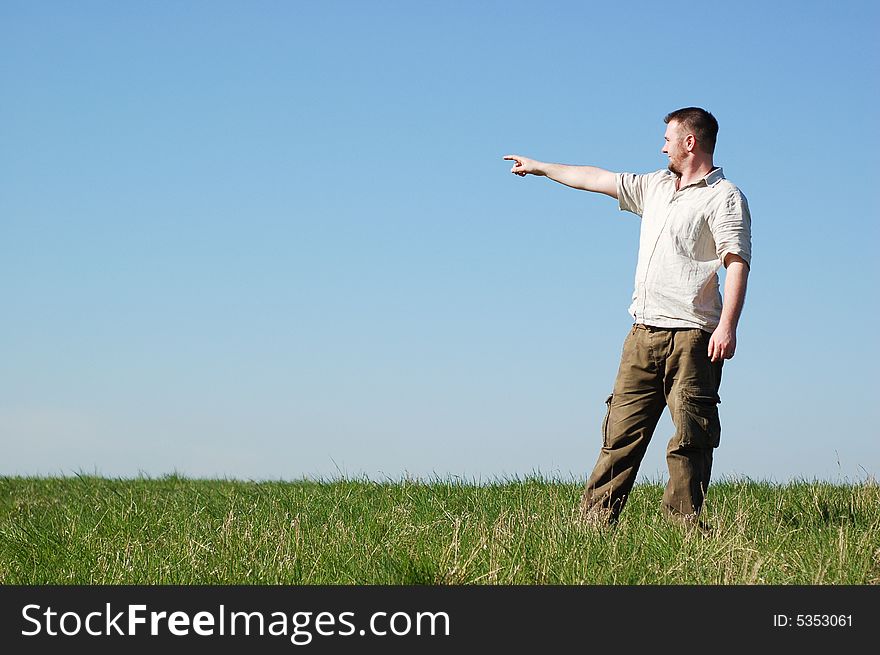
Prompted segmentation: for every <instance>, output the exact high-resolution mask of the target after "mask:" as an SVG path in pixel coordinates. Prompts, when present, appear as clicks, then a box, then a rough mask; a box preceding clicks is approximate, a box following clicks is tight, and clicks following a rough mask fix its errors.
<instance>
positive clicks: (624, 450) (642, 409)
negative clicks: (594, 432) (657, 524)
mask: <svg viewBox="0 0 880 655" xmlns="http://www.w3.org/2000/svg"><path fill="white" fill-rule="evenodd" d="M709 337H710V334H709V333H708V332H704V331H702V330H699V329H679V328H673V329H667V328H655V327H650V326H645V325H634V326H633V328H632V330H631V331H630V333H629V335H628V336H627V338H626V341H625V342H624V345H623V355H622V356H621V359H620V369H619V371H618V373H617V380H616V381H615V383H614V392H613V393H612V394H611V395H610V396H609V397H608V400H607V401H606V403H607V405H608V408H607V413H606V415H605V419H604V421H603V422H602V437H603V442H602V450H601V451H600V453H599V460H598V461H597V462H596V467H595V468H594V469H593V472H592V474H591V475H590V478H589V480H588V481H587V486H586V489H585V490H584V495H583V499H582V502H581V509H582V511H583V513H584V515H585V516H586V517H588V518H591V519H594V520H596V519H598V520H600V521H601V522H614V521H616V520H617V518H618V516H619V515H620V512H621V510H622V509H623V506H624V504H625V503H626V500H627V497H628V495H629V493H630V491H631V490H632V487H633V483H634V482H635V480H636V474H637V473H638V470H639V465H640V464H641V462H642V458H643V457H644V455H645V451H646V450H647V448H648V442H649V441H650V440H651V436H652V435H653V433H654V429H655V428H656V427H657V422H658V421H659V420H660V416H661V414H662V413H663V409H664V407H666V406H668V407H669V411H670V413H671V415H672V421H673V423H674V424H675V428H676V431H675V434H674V435H673V436H672V439H671V440H670V441H669V445H668V446H667V448H666V462H667V465H668V467H669V483H668V484H667V485H666V490H665V492H664V494H663V510H664V512H665V513H666V514H667V516H669V517H670V518H673V519H677V518H681V519H695V518H696V516H697V514H698V513H699V511H700V508H701V507H702V505H703V498H704V496H705V493H706V487H707V486H708V485H709V476H710V474H711V471H712V453H713V449H714V448H716V447H717V446H718V442H719V439H720V437H721V422H720V420H719V418H718V403H720V402H721V400H720V399H719V397H718V388H719V386H720V385H721V367H722V363H723V361H722V360H718V361H717V362H712V361H711V360H710V359H709V355H708V349H709Z"/></svg>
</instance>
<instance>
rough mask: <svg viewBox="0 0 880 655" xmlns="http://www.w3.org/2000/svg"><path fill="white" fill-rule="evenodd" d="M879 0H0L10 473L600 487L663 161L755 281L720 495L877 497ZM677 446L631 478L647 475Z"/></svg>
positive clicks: (3, 378)
mask: <svg viewBox="0 0 880 655" xmlns="http://www.w3.org/2000/svg"><path fill="white" fill-rule="evenodd" d="M878 19H880V10H878V6H877V5H876V3H872V2H777V3H764V2H744V3H743V2H738V3H729V4H720V3H704V4H701V5H699V7H697V6H694V7H680V8H675V7H673V6H670V5H669V3H640V2H634V3H627V4H626V5H620V4H615V3H586V2H571V3H566V2H562V3H554V4H553V5H552V7H551V6H546V5H542V4H541V3H518V2H489V3H465V2H451V3H449V2H447V3H427V2H410V3H404V2H376V3H355V2H345V3H343V2H327V3H297V2H253V3H250V2H248V3H246V2H181V3H171V2H167V3H166V2H125V3H119V2H77V3H64V2H9V1H7V2H4V3H3V4H2V7H0V83H2V89H3V101H2V103H0V139H2V141H0V144H2V156H0V175H2V180H3V184H2V188H3V191H2V193H0V225H2V238H0V295H2V298H3V306H4V310H5V311H4V312H3V321H2V322H0V339H2V344H3V348H2V353H3V360H4V361H3V366H2V371H3V374H2V375H0V445H2V448H3V452H4V457H3V458H2V460H0V462H2V463H0V474H3V475H16V474H17V475H59V474H64V475H69V474H73V473H75V472H86V473H98V474H102V475H107V476H114V477H115V476H123V477H131V476H137V475H140V474H145V475H151V476H157V475H162V474H165V473H170V472H174V471H176V472H178V473H182V474H185V475H191V476H199V477H235V478H245V479H251V478H252V479H279V478H281V479H296V478H301V477H334V476H337V475H340V474H345V475H351V476H362V475H365V476H369V477H371V478H377V479H384V478H395V479H396V478H400V477H402V476H412V477H434V476H439V477H449V476H461V477H463V478H466V479H473V480H490V479H494V478H496V477H504V476H524V475H528V474H530V473H533V472H540V473H542V474H545V475H548V476H560V477H565V478H568V477H574V478H583V477H585V476H586V474H587V473H588V472H589V470H590V469H591V468H592V466H593V464H594V462H595V459H596V455H597V453H598V448H599V445H600V433H599V430H600V423H601V419H602V414H603V413H604V399H605V397H606V396H607V394H608V393H609V391H610V388H611V386H612V384H613V380H614V375H615V373H616V370H617V364H618V361H619V356H620V348H621V345H622V343H623V339H624V337H625V336H626V332H627V329H628V327H629V325H630V324H631V319H630V317H629V316H628V315H627V311H626V310H627V307H628V305H629V299H630V295H631V293H632V281H633V274H634V270H635V262H636V254H637V247H638V218H637V217H635V216H632V215H630V214H626V213H621V212H619V211H618V210H617V207H616V204H615V203H614V201H613V200H610V199H608V198H606V197H604V196H597V195H591V194H587V193H583V192H577V191H574V190H572V189H568V188H566V187H563V186H560V185H557V184H554V183H552V182H550V181H549V180H546V179H537V178H526V179H520V178H518V177H515V176H513V175H510V173H509V169H510V164H509V162H504V161H502V159H501V158H502V156H503V155H505V154H507V153H511V152H513V153H518V154H523V155H526V156H531V157H535V158H538V159H544V160H548V161H559V162H566V163H578V164H594V165H598V166H602V167H605V168H609V169H611V170H627V171H633V172H647V171H651V170H656V169H658V168H663V167H665V165H666V162H665V157H663V156H662V155H661V153H660V149H661V147H662V136H663V131H664V128H665V126H664V125H663V121H662V119H663V116H664V115H665V114H666V113H667V112H669V111H671V110H673V109H676V108H679V107H683V106H689V105H699V106H703V107H706V108H707V109H709V110H710V111H712V112H713V113H714V114H715V116H716V117H717V118H718V120H719V123H720V125H721V130H720V133H719V138H718V147H717V150H716V158H715V159H716V163H717V164H719V165H721V166H723V167H724V169H725V172H726V174H727V176H728V177H729V178H730V179H731V180H732V181H734V182H735V183H736V184H737V185H739V186H740V188H741V189H742V190H743V191H744V193H745V194H746V196H747V197H748V199H749V204H750V207H751V210H752V217H753V250H754V260H753V268H752V273H751V277H750V281H749V291H748V296H747V300H746V307H745V311H744V314H743V318H742V321H741V324H740V330H739V335H738V336H739V345H738V350H737V354H736V356H735V358H734V359H733V360H731V361H730V362H728V363H727V365H726V366H725V371H724V380H723V383H722V388H721V396H722V405H721V416H722V423H723V434H722V445H721V447H720V448H719V450H718V451H717V452H716V458H715V469H714V474H715V476H716V478H717V477H720V476H725V475H727V476H748V477H751V478H755V479H769V480H775V481H786V480H789V479H796V478H808V479H814V478H818V479H827V480H833V481H856V480H864V479H865V478H866V477H867V476H869V475H873V476H876V475H877V474H878V472H880V440H878V428H877V425H878V419H880V410H878V403H877V401H876V398H877V395H878V391H880V388H878V387H880V385H878V382H877V377H876V374H875V371H874V369H875V368H876V362H877V359H878V355H880V349H878V344H877V338H876V335H875V332H876V330H875V328H876V326H877V325H880V315H878V309H877V301H878V298H877V281H878V273H877V268H876V266H875V264H874V262H873V261H872V260H871V259H870V258H871V254H870V253H871V252H873V250H872V248H873V247H874V245H875V244H877V243H878V240H880V230H878V200H877V192H876V190H875V186H876V182H875V180H876V179H877V177H878V173H880V165H878V154H877V153H878V150H880V134H878V127H877V126H878V120H877V119H878V100H880V97H878V96H880V93H878V89H880V85H878V61H880V58H878V54H880V52H878V46H877V40H876V28H877V25H878ZM672 430H673V428H672V424H671V422H670V421H669V419H668V414H667V415H666V416H665V417H664V419H663V420H662V421H661V424H660V426H659V427H658V430H657V433H656V434H655V437H654V441H653V442H652V444H651V447H650V449H649V452H648V456H647V457H646V459H645V462H644V464H643V467H642V475H643V478H649V479H660V478H662V477H664V476H665V475H666V472H665V462H664V459H663V453H664V449H665V444H666V441H667V440H668V438H669V437H670V435H671V433H672Z"/></svg>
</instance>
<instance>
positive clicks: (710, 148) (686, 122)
mask: <svg viewBox="0 0 880 655" xmlns="http://www.w3.org/2000/svg"><path fill="white" fill-rule="evenodd" d="M663 122H664V123H666V126H667V127H666V134H665V135H664V139H665V144H664V146H663V152H664V153H665V154H667V155H669V170H671V171H672V172H673V173H675V174H676V175H681V174H682V168H683V166H684V165H685V162H686V161H687V160H688V159H692V158H699V159H705V158H708V159H709V161H710V162H711V160H712V154H713V153H714V152H715V139H716V138H717V136H718V121H717V120H715V117H714V116H713V115H712V114H710V113H709V112H708V111H706V110H705V109H700V108H699V107H685V108H684V109H677V110H676V111H673V112H671V113H669V114H667V115H666V118H664V119H663Z"/></svg>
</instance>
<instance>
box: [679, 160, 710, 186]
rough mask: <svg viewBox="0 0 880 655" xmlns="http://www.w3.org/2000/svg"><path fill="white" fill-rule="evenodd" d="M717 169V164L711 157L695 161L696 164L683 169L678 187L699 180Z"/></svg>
mask: <svg viewBox="0 0 880 655" xmlns="http://www.w3.org/2000/svg"><path fill="white" fill-rule="evenodd" d="M713 170H715V165H714V164H713V163H712V160H711V159H704V160H703V161H701V162H695V164H694V166H692V167H688V168H686V169H685V170H684V171H682V173H681V176H680V177H679V178H678V185H677V186H678V188H679V189H682V188H684V187H686V186H688V185H689V184H693V183H694V182H698V181H700V180H702V179H703V178H704V177H706V176H707V175H708V174H709V173H711V172H712V171H713Z"/></svg>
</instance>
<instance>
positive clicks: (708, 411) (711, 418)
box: [677, 391, 721, 449]
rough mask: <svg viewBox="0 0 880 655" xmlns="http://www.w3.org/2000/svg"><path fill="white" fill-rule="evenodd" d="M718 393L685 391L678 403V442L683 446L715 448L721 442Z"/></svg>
mask: <svg viewBox="0 0 880 655" xmlns="http://www.w3.org/2000/svg"><path fill="white" fill-rule="evenodd" d="M720 402H721V399H720V398H719V397H718V394H712V395H706V394H705V393H704V392H692V391H685V392H684V393H682V395H681V399H680V400H679V404H678V426H677V427H678V434H679V443H680V444H681V445H682V446H683V447H685V448H702V449H707V448H717V447H718V444H719V443H720V442H721V419H720V418H719V417H718V403H720Z"/></svg>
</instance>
